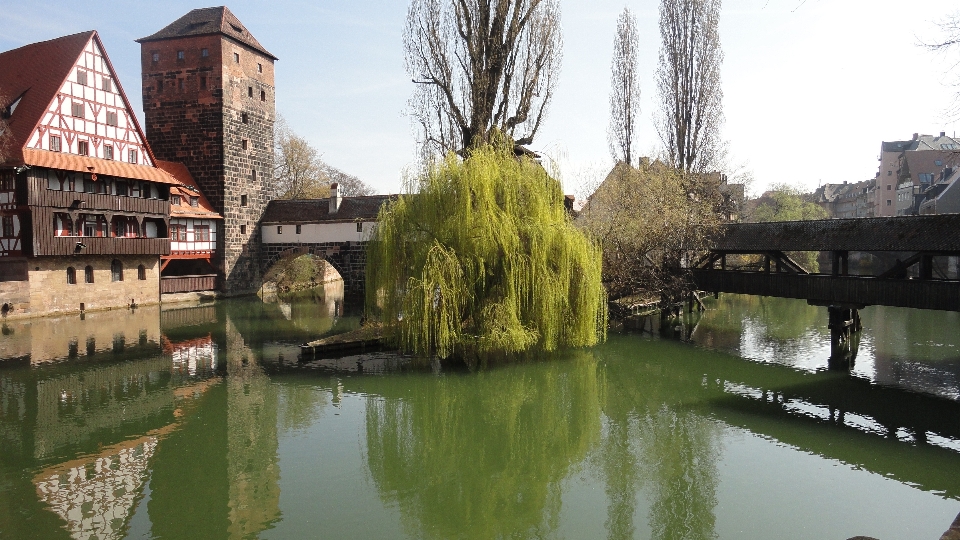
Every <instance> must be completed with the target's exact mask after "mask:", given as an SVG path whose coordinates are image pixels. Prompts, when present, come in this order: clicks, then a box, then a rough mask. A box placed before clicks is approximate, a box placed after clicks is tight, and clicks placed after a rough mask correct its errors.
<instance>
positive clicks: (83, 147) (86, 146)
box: [77, 141, 90, 156]
mask: <svg viewBox="0 0 960 540" xmlns="http://www.w3.org/2000/svg"><path fill="white" fill-rule="evenodd" d="M77 153H78V154H80V155H81V156H89V155H90V143H88V142H87V141H77Z"/></svg>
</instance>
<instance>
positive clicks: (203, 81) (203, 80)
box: [200, 77, 207, 90]
mask: <svg viewBox="0 0 960 540" xmlns="http://www.w3.org/2000/svg"><path fill="white" fill-rule="evenodd" d="M200 88H201V89H202V90H206V89H207V78H206V77H200Z"/></svg>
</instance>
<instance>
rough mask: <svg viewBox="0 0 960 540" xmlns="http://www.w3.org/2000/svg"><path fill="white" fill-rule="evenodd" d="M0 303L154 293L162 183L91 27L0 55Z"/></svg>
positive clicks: (164, 239)
mask: <svg viewBox="0 0 960 540" xmlns="http://www.w3.org/2000/svg"><path fill="white" fill-rule="evenodd" d="M0 74H2V78H0V95H2V96H5V99H3V100H2V101H0V108H2V114H3V116H4V118H5V121H6V122H7V123H8V125H9V128H10V133H11V136H12V141H10V143H9V144H8V149H9V150H8V154H9V157H8V158H7V159H6V160H5V161H3V162H2V163H0V234H2V236H0V311H2V312H3V314H6V315H19V314H37V313H50V312H66V311H84V310H90V309H104V308H112V307H119V306H124V305H129V304H148V303H156V302H158V301H159V281H160V257H161V256H167V255H169V254H170V239H169V221H170V203H169V198H170V188H171V186H175V185H178V182H177V180H175V179H174V178H173V177H172V176H171V175H170V174H168V173H167V172H165V171H164V170H163V169H161V168H159V167H158V166H157V163H156V160H155V158H154V156H153V153H152V152H151V150H150V147H149V146H148V145H147V143H146V138H145V137H144V134H143V131H142V130H141V128H140V126H139V124H138V122H137V119H136V116H135V115H134V114H133V111H132V109H131V107H130V103H129V101H128V100H127V97H126V95H125V94H124V92H123V88H122V86H121V85H120V81H119V80H118V79H117V76H116V72H115V70H114V69H113V66H112V65H111V63H110V59H109V57H108V56H107V54H106V52H105V50H104V47H103V43H102V42H101V40H100V37H99V36H98V35H97V33H96V32H95V31H90V32H83V33H79V34H74V35H71V36H65V37H62V38H58V39H53V40H50V41H44V42H41V43H34V44H31V45H26V46H24V47H20V48H18V49H14V50H11V51H7V52H4V53H0Z"/></svg>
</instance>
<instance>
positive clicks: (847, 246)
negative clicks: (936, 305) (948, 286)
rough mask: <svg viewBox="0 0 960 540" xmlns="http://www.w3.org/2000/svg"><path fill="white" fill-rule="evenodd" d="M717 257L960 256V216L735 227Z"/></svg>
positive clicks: (725, 231)
mask: <svg viewBox="0 0 960 540" xmlns="http://www.w3.org/2000/svg"><path fill="white" fill-rule="evenodd" d="M711 248H712V249H713V250H715V251H730V252H738V251H739V252H763V251H929V252H955V253H960V214H944V215H927V216H900V217H882V218H852V219H828V220H817V221H782V222H771V223H734V224H729V225H726V226H724V227H723V228H722V229H721V233H720V236H718V237H717V238H716V239H715V240H714V242H713V243H712V245H711Z"/></svg>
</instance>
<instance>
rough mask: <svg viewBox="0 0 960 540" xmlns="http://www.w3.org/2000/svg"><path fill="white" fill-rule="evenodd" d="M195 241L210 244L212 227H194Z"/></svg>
mask: <svg viewBox="0 0 960 540" xmlns="http://www.w3.org/2000/svg"><path fill="white" fill-rule="evenodd" d="M193 239H194V240H196V241H197V242H209V241H210V226H209V225H194V227H193Z"/></svg>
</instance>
